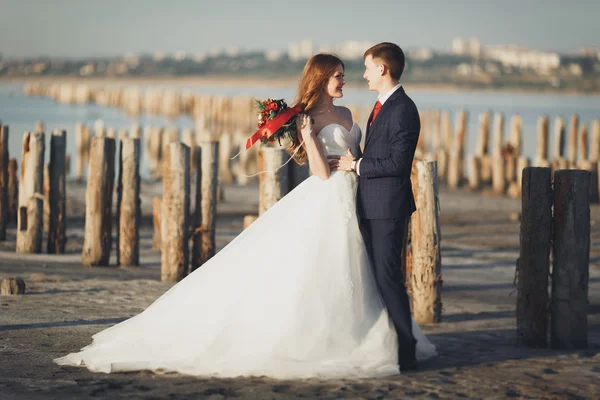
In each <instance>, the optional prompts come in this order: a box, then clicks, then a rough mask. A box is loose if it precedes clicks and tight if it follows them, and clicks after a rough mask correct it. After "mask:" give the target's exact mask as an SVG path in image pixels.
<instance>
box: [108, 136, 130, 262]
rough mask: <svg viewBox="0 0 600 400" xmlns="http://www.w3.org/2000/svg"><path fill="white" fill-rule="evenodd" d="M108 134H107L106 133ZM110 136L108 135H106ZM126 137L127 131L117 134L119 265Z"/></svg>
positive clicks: (119, 259) (117, 240) (117, 236)
mask: <svg viewBox="0 0 600 400" xmlns="http://www.w3.org/2000/svg"><path fill="white" fill-rule="evenodd" d="M107 136H108V135H107ZM108 137H110V136H108ZM126 137H127V131H121V135H120V136H119V142H118V143H119V149H118V152H117V160H116V161H117V165H118V166H119V169H118V173H117V206H116V207H115V214H116V215H115V221H116V225H117V229H116V231H117V232H116V238H115V243H116V246H115V253H116V256H117V265H121V245H120V243H121V240H120V237H121V201H122V200H123V139H124V138H126Z"/></svg>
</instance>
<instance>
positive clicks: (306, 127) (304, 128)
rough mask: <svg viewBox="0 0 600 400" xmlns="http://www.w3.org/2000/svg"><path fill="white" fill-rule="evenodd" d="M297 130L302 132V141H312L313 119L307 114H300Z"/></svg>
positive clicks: (297, 119) (297, 120)
mask: <svg viewBox="0 0 600 400" xmlns="http://www.w3.org/2000/svg"><path fill="white" fill-rule="evenodd" d="M296 128H298V131H299V132H300V136H301V137H302V141H303V142H306V141H308V140H309V139H311V137H312V133H313V123H312V118H311V117H309V116H308V115H306V114H298V117H297V118H296Z"/></svg>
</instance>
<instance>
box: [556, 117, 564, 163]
mask: <svg viewBox="0 0 600 400" xmlns="http://www.w3.org/2000/svg"><path fill="white" fill-rule="evenodd" d="M557 160H559V161H557ZM560 160H564V164H565V168H566V164H567V161H566V160H567V159H566V158H565V120H564V119H563V118H562V117H556V118H555V119H554V160H553V164H559V165H562V164H563V162H562V161H560ZM553 169H554V168H553ZM561 169H562V168H561Z"/></svg>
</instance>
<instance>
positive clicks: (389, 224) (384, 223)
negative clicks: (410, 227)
mask: <svg viewBox="0 0 600 400" xmlns="http://www.w3.org/2000/svg"><path fill="white" fill-rule="evenodd" d="M405 227H406V219H405V218H398V219H361V221H360V228H361V231H362V234H363V237H364V239H365V244H366V246H367V252H368V254H369V258H370V260H371V267H372V268H373V274H374V276H375V281H376V282H377V286H378V287H379V292H380V293H381V297H382V298H383V302H384V303H385V306H386V307H387V311H388V314H389V315H390V318H391V320H392V323H393V324H394V327H395V328H396V333H397V335H398V359H399V362H400V363H402V362H405V361H411V360H413V359H414V358H415V347H416V340H415V338H414V336H413V334H412V318H411V313H410V302H409V299H408V294H407V293H406V286H405V285H404V276H403V274H402V270H401V267H402V245H403V243H404V234H405Z"/></svg>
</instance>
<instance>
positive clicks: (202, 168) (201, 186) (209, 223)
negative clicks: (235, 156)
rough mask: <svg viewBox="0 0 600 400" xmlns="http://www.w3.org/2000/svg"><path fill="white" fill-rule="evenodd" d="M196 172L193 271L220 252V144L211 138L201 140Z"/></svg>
mask: <svg viewBox="0 0 600 400" xmlns="http://www.w3.org/2000/svg"><path fill="white" fill-rule="evenodd" d="M198 145H199V148H200V151H199V155H198V157H199V162H198V165H197V170H198V172H197V174H196V209H195V212H194V216H195V220H194V232H192V234H193V235H194V244H193V250H192V266H191V268H192V270H195V269H197V268H199V267H201V266H202V265H203V264H204V263H205V262H207V261H208V260H210V259H211V258H212V257H213V256H214V255H215V253H216V242H215V233H216V224H217V190H218V186H219V146H220V143H219V142H217V141H211V140H201V141H200V142H199V143H198Z"/></svg>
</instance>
